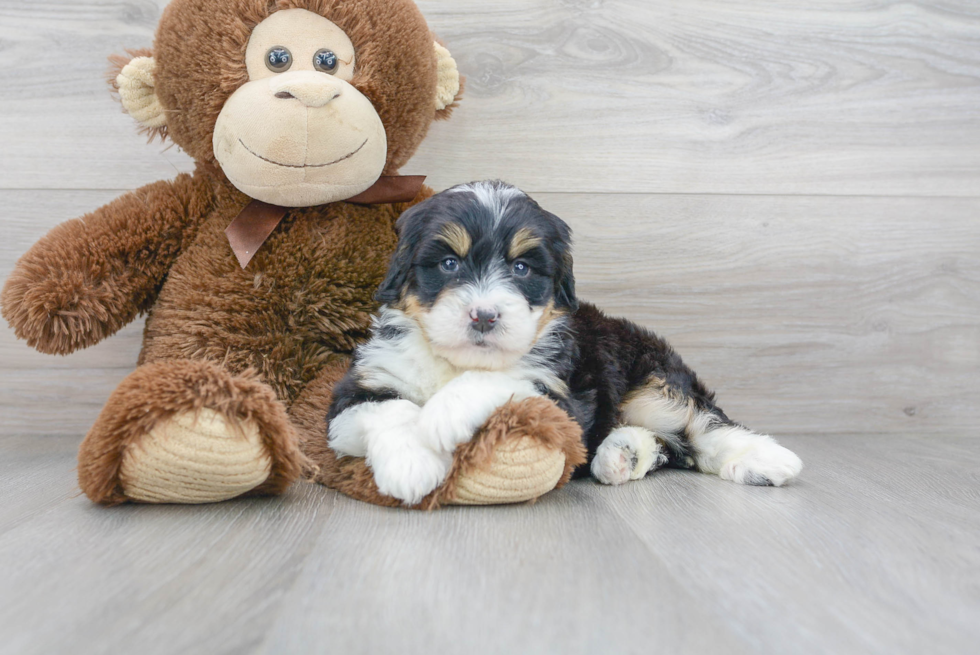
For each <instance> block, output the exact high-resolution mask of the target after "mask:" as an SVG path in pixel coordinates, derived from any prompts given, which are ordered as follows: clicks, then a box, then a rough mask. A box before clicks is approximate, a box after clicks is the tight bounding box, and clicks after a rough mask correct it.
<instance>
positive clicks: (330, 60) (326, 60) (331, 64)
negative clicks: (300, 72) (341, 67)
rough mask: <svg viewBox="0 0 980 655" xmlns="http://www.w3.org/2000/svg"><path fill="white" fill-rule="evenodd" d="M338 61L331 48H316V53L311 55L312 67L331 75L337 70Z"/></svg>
mask: <svg viewBox="0 0 980 655" xmlns="http://www.w3.org/2000/svg"><path fill="white" fill-rule="evenodd" d="M339 61H340V60H339V59H338V58H337V55H335V54H334V53H333V51H332V50H327V49H326V48H324V49H323V50H317V53H316V54H315V55H313V68H315V69H317V70H318V71H320V72H321V73H330V74H331V75H333V74H334V73H336V72H337V63H338V62H339Z"/></svg>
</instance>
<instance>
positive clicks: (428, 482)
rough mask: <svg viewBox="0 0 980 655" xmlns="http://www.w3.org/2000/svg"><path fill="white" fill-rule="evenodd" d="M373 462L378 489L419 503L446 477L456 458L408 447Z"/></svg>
mask: <svg viewBox="0 0 980 655" xmlns="http://www.w3.org/2000/svg"><path fill="white" fill-rule="evenodd" d="M369 464H370V466H371V470H372V471H373V472H374V481H375V482H376V483H377V485H378V491H380V492H381V493H383V494H384V495H386V496H391V497H393V498H397V499H398V500H401V501H403V502H404V503H405V504H406V505H416V504H418V503H419V502H421V500H422V499H423V498H425V497H426V496H427V495H429V494H430V493H431V492H432V491H433V490H435V489H436V488H437V487H438V486H439V485H440V484H442V482H443V480H445V479H446V475H448V474H449V467H450V465H451V464H452V459H451V458H448V457H444V456H442V455H440V454H438V453H435V452H433V451H432V450H430V449H428V448H405V449H400V450H399V452H397V453H392V455H391V456H383V457H374V458H372V459H371V461H370V462H369Z"/></svg>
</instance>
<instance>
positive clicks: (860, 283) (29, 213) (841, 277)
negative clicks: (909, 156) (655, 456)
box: [0, 191, 980, 436]
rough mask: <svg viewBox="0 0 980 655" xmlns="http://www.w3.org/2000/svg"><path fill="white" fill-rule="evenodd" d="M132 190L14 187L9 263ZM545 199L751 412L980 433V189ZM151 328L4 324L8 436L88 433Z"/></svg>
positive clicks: (588, 270)
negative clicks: (77, 337) (86, 344)
mask: <svg viewBox="0 0 980 655" xmlns="http://www.w3.org/2000/svg"><path fill="white" fill-rule="evenodd" d="M115 194H116V192H111V191H85V192H79V191H61V192H54V191H48V192H45V193H43V194H38V193H36V192H31V191H0V206H3V207H5V208H6V211H7V215H8V220H7V222H6V223H4V224H3V230H4V233H5V235H6V236H5V238H4V239H2V243H0V276H2V275H5V274H6V271H7V270H9V267H10V266H12V263H13V260H14V258H15V257H16V256H17V254H18V253H20V252H22V251H23V250H26V249H27V248H28V247H29V244H31V243H33V242H34V241H36V240H37V238H39V237H40V236H41V235H42V234H43V233H44V232H45V231H46V230H47V229H49V228H50V227H51V226H53V225H55V224H56V223H58V222H60V221H62V220H65V219H67V218H69V217H71V216H74V215H79V214H82V213H84V212H86V211H89V210H91V209H93V208H94V207H95V206H97V205H98V204H100V203H103V202H107V201H108V200H109V199H111V198H112V197H114V195H115ZM536 197H537V199H538V200H539V201H540V202H541V203H542V204H543V205H544V206H545V207H547V208H549V209H551V210H552V211H554V212H555V213H557V214H558V215H560V216H562V217H564V218H565V219H566V220H567V221H568V222H569V223H570V224H571V226H572V228H573V229H574V231H575V235H576V247H575V253H576V267H575V268H576V275H577V279H578V289H579V294H580V296H581V297H582V298H585V299H589V300H592V301H594V302H596V303H598V304H599V305H600V306H601V307H603V308H605V309H606V310H607V311H608V312H609V313H611V314H615V315H622V316H626V317H629V318H631V319H633V320H636V321H637V322H639V323H641V324H643V325H646V326H648V327H651V328H653V329H654V330H656V331H658V332H659V333H661V334H663V335H664V336H666V337H667V338H668V339H670V341H671V342H672V343H673V344H674V346H675V347H676V348H677V349H678V350H679V352H680V353H681V354H682V355H683V356H684V357H685V359H686V360H687V361H688V362H689V363H690V364H691V365H692V366H693V367H694V368H695V370H697V371H698V372H699V373H700V374H701V375H702V377H704V379H705V380H707V381H708V382H709V384H711V385H712V386H713V387H714V388H715V389H716V390H717V391H718V393H719V400H720V402H721V405H722V406H723V407H724V408H725V409H726V410H727V411H728V412H729V413H730V415H732V416H733V417H735V418H736V419H738V420H740V421H742V422H745V423H746V424H748V425H751V426H753V427H755V428H756V429H758V430H761V431H767V432H772V433H775V434H801V433H802V434H810V433H814V432H820V433H834V432H850V433H854V432H867V433H880V432H881V431H882V430H885V431H889V432H893V433H908V434H948V435H962V436H975V434H976V430H975V426H976V425H977V424H978V423H980V404H978V403H977V402H976V399H977V398H978V397H980V262H978V260H977V258H976V253H977V252H980V222H978V221H977V220H976V216H978V215H980V200H975V199H955V198H946V199H940V198H874V197H863V198H826V197H792V196H787V197H770V196H686V195H680V196H677V195H639V194H632V195H605V194H602V195H591V194H539V195H537V196H536ZM141 329H142V325H141V322H137V324H136V325H133V326H130V327H127V328H125V329H124V330H123V331H122V332H121V334H119V335H117V336H115V337H113V338H112V339H110V340H108V341H106V342H103V343H102V344H100V345H98V346H96V347H95V348H92V349H90V350H87V351H81V352H79V353H76V354H73V355H71V356H69V357H50V356H45V355H41V354H38V353H35V352H33V351H31V350H30V349H28V348H27V347H26V346H25V345H24V344H23V343H21V342H18V341H16V340H15V339H14V337H13V334H12V332H11V330H10V328H9V327H7V326H6V325H4V326H2V327H0V362H2V363H3V364H2V366H3V369H4V371H5V372H4V375H3V376H0V408H2V409H3V412H4V420H3V421H2V424H0V425H2V427H0V433H5V434H23V433H27V432H31V433H35V434H83V433H84V432H85V431H86V430H87V429H88V427H89V425H90V424H91V422H92V421H93V420H94V419H95V416H96V415H97V414H98V411H99V408H100V407H101V405H102V403H103V402H104V401H105V399H106V398H107V397H108V395H109V393H110V392H111V391H112V389H113V388H115V385H117V384H118V383H119V382H120V381H121V380H122V378H123V377H124V376H125V375H126V374H128V373H129V372H130V371H131V370H132V368H133V365H134V363H135V361H136V357H137V354H138V352H139V343H140V338H141ZM53 407H57V408H58V411H56V412H52V411H51V410H52V408H53Z"/></svg>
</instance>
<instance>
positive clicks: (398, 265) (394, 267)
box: [374, 200, 429, 305]
mask: <svg viewBox="0 0 980 655" xmlns="http://www.w3.org/2000/svg"><path fill="white" fill-rule="evenodd" d="M427 204H429V201H428V200H425V201H423V202H420V203H419V204H417V205H415V206H413V207H411V208H410V209H408V210H406V211H405V212H404V213H403V214H402V215H401V216H399V217H398V221H397V222H396V223H395V229H396V230H398V247H397V249H396V250H395V254H393V255H392V256H391V261H390V262H389V263H388V274H387V275H386V276H385V279H384V282H382V283H381V286H380V287H378V290H377V292H376V293H375V294H374V299H375V300H377V301H378V302H380V303H384V304H385V305H390V304H391V303H393V302H397V301H398V300H399V299H400V298H401V293H402V289H403V288H404V286H405V284H406V283H408V274H409V273H411V271H412V263H413V260H414V259H415V246H416V244H418V242H419V238H420V236H421V235H420V234H419V231H420V226H421V224H422V222H423V221H422V217H423V213H424V212H425V205H427Z"/></svg>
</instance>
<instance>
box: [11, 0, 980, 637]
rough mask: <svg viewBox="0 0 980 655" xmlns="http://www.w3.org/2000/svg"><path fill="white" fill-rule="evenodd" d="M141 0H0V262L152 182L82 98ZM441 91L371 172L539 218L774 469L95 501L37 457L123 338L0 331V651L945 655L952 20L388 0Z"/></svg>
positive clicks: (977, 475)
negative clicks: (789, 477)
mask: <svg viewBox="0 0 980 655" xmlns="http://www.w3.org/2000/svg"><path fill="white" fill-rule="evenodd" d="M166 4H167V0H39V1H37V2H31V3H25V2H22V1H21V0H0V84H2V86H3V88H4V92H3V93H2V94H0V207H2V218H0V279H3V278H5V277H6V275H7V274H8V273H9V271H10V270H11V268H12V267H13V265H14V262H15V261H16V259H17V257H19V256H20V255H21V254H22V253H23V252H24V251H25V250H26V249H27V248H29V247H30V245H31V244H33V243H34V242H35V241H36V240H37V239H38V238H39V237H40V236H41V235H42V234H43V233H44V232H46V231H47V230H48V229H50V228H51V227H53V226H54V225H55V224H57V223H59V222H61V221H63V220H67V219H69V218H74V217H77V216H81V215H82V214H83V213H85V212H87V211H90V210H91V209H94V208H96V207H98V206H99V205H101V204H104V203H106V202H108V201H110V200H111V199H113V198H115V197H116V196H118V195H120V194H121V193H122V192H123V191H124V190H127V189H131V188H135V187H138V186H140V185H142V184H146V183H149V182H153V181H156V180H158V179H164V178H172V177H173V176H174V175H175V174H176V173H177V172H178V171H186V170H190V168H191V162H190V161H189V159H188V158H187V157H186V156H185V155H184V154H183V153H181V152H180V151H179V149H177V148H169V149H167V148H165V147H164V146H161V145H160V144H152V145H147V144H145V142H144V141H143V139H142V137H140V136H138V135H137V134H136V132H135V128H134V125H133V122H132V120H131V119H130V118H129V117H127V116H125V115H123V114H122V113H121V111H120V109H119V106H118V104H116V103H115V102H114V101H113V100H112V99H110V97H109V94H108V92H107V88H106V85H105V83H104V79H103V75H104V70H105V68H106V63H105V60H106V57H107V56H108V55H110V54H112V53H118V52H122V51H123V50H124V49H126V48H134V47H143V46H148V45H150V43H151V40H152V34H153V30H154V28H155V26H156V23H157V20H158V18H159V12H160V10H161V9H162V7H163V6H165V5H166ZM419 4H420V6H421V7H422V9H423V11H424V13H425V14H426V16H427V18H428V19H429V21H430V24H431V25H432V27H433V29H434V30H435V31H436V32H437V33H438V34H439V36H440V37H441V38H442V39H443V40H444V41H445V42H446V43H447V44H448V46H449V47H450V49H451V50H452V51H453V53H454V55H455V56H456V58H457V60H458V62H459V64H460V68H461V70H462V71H463V73H464V74H465V75H467V77H468V86H467V93H466V98H465V101H464V103H463V105H462V106H461V107H460V109H459V110H458V111H457V112H456V114H455V115H454V117H453V120H451V121H449V122H446V123H440V124H438V125H436V126H434V128H433V130H432V132H431V134H430V136H429V138H428V139H427V140H426V142H425V143H424V144H423V146H422V148H421V150H420V152H419V154H418V156H417V157H416V158H415V159H414V160H413V161H412V162H411V163H410V164H409V166H408V167H407V168H406V171H405V172H412V173H416V172H417V173H423V174H428V175H429V176H430V179H429V182H430V184H432V185H433V186H435V187H436V188H445V187H447V186H450V185H452V184H455V183H459V182H463V181H467V180H471V179H479V178H487V177H500V178H504V179H507V180H508V181H511V182H514V183H517V184H519V185H521V186H523V187H525V188H526V189H528V190H529V191H531V192H534V193H535V195H536V197H537V199H538V200H539V201H541V203H542V204H543V205H544V206H546V207H547V208H549V209H551V210H552V211H554V212H555V213H557V214H559V215H561V216H562V217H564V218H565V219H566V220H567V221H568V222H569V223H570V224H571V225H572V227H573V228H574V230H575V232H576V235H577V247H576V270H577V273H578V282H579V289H580V293H581V295H582V296H583V297H584V298H587V299H590V300H593V301H596V302H597V303H598V304H600V305H601V306H603V307H604V308H606V309H607V310H608V311H609V312H610V313H615V314H621V315H626V316H628V317H630V318H633V319H635V320H637V321H638V322H640V323H642V324H644V325H647V326H650V327H653V328H654V329H656V330H657V331H659V332H660V333H662V334H663V335H665V336H667V337H668V338H669V339H670V340H671V341H672V342H673V343H674V344H675V346H677V348H678V350H679V351H680V352H681V353H682V354H683V355H684V357H685V358H686V359H687V360H688V362H689V363H690V364H692V366H693V367H694V368H695V369H697V370H698V371H699V372H700V373H701V374H702V376H703V377H704V378H705V379H706V380H707V381H708V382H709V383H710V384H711V385H712V386H714V387H715V388H716V389H717V390H718V391H719V399H720V401H721V404H722V406H724V407H725V408H726V410H728V411H729V413H730V414H731V415H732V416H733V417H735V418H737V419H738V420H741V421H743V422H745V423H747V424H749V425H751V426H753V427H755V428H757V429H759V430H762V431H769V432H773V433H776V434H785V435H789V436H786V437H785V438H784V439H783V443H784V444H785V445H787V446H789V447H790V448H792V449H794V450H796V451H797V452H798V453H799V454H800V455H801V457H802V458H803V460H804V462H805V463H806V469H805V470H804V473H803V476H802V478H801V479H800V480H799V481H798V483H797V484H794V485H792V486H790V487H787V488H783V489H759V488H744V487H739V486H736V485H732V484H729V483H724V482H721V481H720V480H717V479H715V478H712V477H709V476H700V475H697V474H691V473H686V472H680V471H661V472H658V473H656V474H655V475H653V476H651V477H649V478H648V479H646V480H643V481H641V482H638V483H634V484H629V485H626V486H624V487H621V488H615V489H612V488H601V487H598V486H596V485H595V484H593V483H591V482H589V481H581V482H576V483H573V484H571V485H569V486H568V487H566V488H565V489H563V490H562V491H560V492H556V493H554V494H550V495H548V496H546V497H545V498H543V499H542V500H541V501H540V502H538V503H537V504H536V505H531V506H527V505H522V506H515V507H500V508H478V509H477V508H451V509H447V510H443V511H440V512H438V513H435V514H419V513H410V512H402V511H397V510H383V509H379V508H376V507H373V506H368V505H364V504H360V503H357V502H354V501H351V500H349V499H347V498H344V497H340V496H338V495H336V494H335V493H334V492H331V491H329V490H326V489H323V488H321V487H317V486H313V485H306V484H298V485H295V486H294V487H293V488H292V489H291V490H290V492H289V493H288V494H287V495H285V496H284V497H282V498H278V499H261V500H259V499H253V500H240V501H233V502H228V503H221V504H218V505H213V506H204V507H148V506H143V507H137V506H129V507H122V508H116V509H113V510H105V509H102V508H98V507H94V506H92V505H91V504H90V503H89V502H88V501H87V500H86V499H84V498H83V497H80V496H79V495H78V494H79V492H78V489H77V483H76V478H75V470H74V469H75V465H76V460H75V452H76V449H77V447H78V443H79V442H80V440H81V437H82V435H83V434H84V432H85V431H86V430H87V429H88V427H89V425H90V424H91V422H92V421H93V420H94V418H95V416H96V415H97V413H98V412H99V410H100V408H101V406H102V404H103V403H104V402H105V399H106V398H107V397H108V395H109V393H111V391H112V389H113V388H115V386H116V385H117V384H118V383H119V381H120V380H121V379H122V378H123V377H124V376H125V375H127V374H128V373H129V372H130V371H131V370H132V368H133V366H134V363H135V361H136V356H137V353H138V351H139V344H140V338H141V327H142V326H141V322H140V321H137V322H136V323H135V324H133V325H131V326H129V327H126V328H124V329H123V330H122V331H121V332H120V333H119V334H118V335H116V336H115V337H113V338H112V339H109V340H108V341H106V342H104V343H102V344H100V345H98V346H96V347H94V348H91V349H89V350H86V351H82V352H79V353H76V354H73V355H71V356H68V357H48V356H43V355H40V354H37V353H34V352H33V351H31V350H29V349H28V348H26V346H24V344H22V343H20V342H17V341H16V340H15V339H14V337H13V334H12V332H11V331H10V329H9V328H8V327H7V326H6V325H3V326H0V498H2V499H3V502H0V581H2V582H0V654H3V655H6V654H7V653H17V654H18V655H21V654H31V653H51V652H73V653H79V654H86V653H104V652H140V653H146V654H147V655H153V654H155V653H170V652H182V653H187V654H193V653H198V652H200V653H225V652H228V653H241V652H267V653H294V652H295V653H301V652H318V651H327V652H338V653H340V652H347V653H367V652H371V653H395V652H397V653H399V654H400V655H411V654H412V653H416V652H418V653H423V652H424V653H432V652H441V651H452V652H466V653H472V654H473V655H481V654H482V653H511V652H541V653H562V654H563V655H569V654H575V653H585V652H590V653H593V652H626V653H632V652H637V653H638V652H644V653H646V652H651V651H653V652H667V653H680V654H683V653H706V652H726V653H827V652H832V653H840V654H847V653H862V654H863V653H882V654H885V653H887V654H888V655H892V654H895V653H925V652H928V653H944V654H945V653H953V654H961V653H963V654H965V653H968V652H972V651H973V650H975V644H976V643H977V640H978V639H980V627H978V626H980V591H978V590H980V573H978V572H980V553H978V550H977V548H976V538H977V534H978V533H980V509H978V508H980V491H978V489H980V440H977V439H976V438H975V437H976V428H975V426H976V425H977V424H978V422H980V404H978V403H977V401H976V399H977V398H978V397H980V263H978V260H977V252H980V220H978V216H980V121H978V120H977V117H978V107H980V6H978V5H977V3H975V2H972V1H970V0H928V1H923V2H901V1H899V0H831V1H827V2H820V3H813V2H803V0H786V1H785V2H780V3H763V2H752V1H751V0H730V1H723V0H703V1H698V2H677V1H667V0H499V1H497V2H492V3H488V2H484V1H482V0H481V1H478V0H453V1H452V2H449V1H447V0H421V1H420V3H419Z"/></svg>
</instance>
